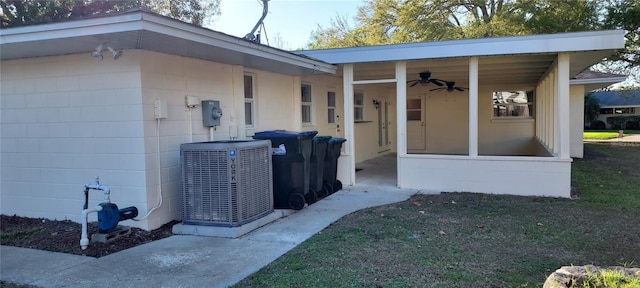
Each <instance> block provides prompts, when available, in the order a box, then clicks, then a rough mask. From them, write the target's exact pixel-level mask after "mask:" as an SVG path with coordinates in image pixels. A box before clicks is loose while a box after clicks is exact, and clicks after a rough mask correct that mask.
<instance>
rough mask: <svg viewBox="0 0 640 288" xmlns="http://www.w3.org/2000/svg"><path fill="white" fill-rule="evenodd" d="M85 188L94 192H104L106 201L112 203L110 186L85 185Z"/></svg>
mask: <svg viewBox="0 0 640 288" xmlns="http://www.w3.org/2000/svg"><path fill="white" fill-rule="evenodd" d="M84 187H85V188H87V189H94V190H102V191H104V201H105V202H108V203H111V198H110V196H111V192H110V189H109V186H107V185H100V184H98V183H91V184H85V185H84Z"/></svg>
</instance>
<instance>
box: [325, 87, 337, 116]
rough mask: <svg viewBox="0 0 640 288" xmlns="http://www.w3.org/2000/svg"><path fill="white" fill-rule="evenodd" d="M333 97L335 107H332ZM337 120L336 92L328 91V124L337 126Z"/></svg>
mask: <svg viewBox="0 0 640 288" xmlns="http://www.w3.org/2000/svg"><path fill="white" fill-rule="evenodd" d="M331 96H333V106H331V104H332V103H331ZM332 113H333V114H332ZM330 115H332V116H333V117H330ZM336 120H337V119H336V92H334V91H331V90H329V91H327V123H328V124H336Z"/></svg>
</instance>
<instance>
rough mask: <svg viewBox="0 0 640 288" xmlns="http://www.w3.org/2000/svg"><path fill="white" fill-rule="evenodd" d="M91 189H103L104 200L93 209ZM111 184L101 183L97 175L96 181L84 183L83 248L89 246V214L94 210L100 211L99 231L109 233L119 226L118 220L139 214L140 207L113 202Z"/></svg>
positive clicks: (81, 240) (81, 242)
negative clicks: (90, 201)
mask: <svg viewBox="0 0 640 288" xmlns="http://www.w3.org/2000/svg"><path fill="white" fill-rule="evenodd" d="M89 190H102V192H103V193H104V202H102V203H100V204H98V206H95V207H93V208H91V209H89V208H88V206H89ZM110 193H111V192H110V190H109V186H106V185H100V180H99V179H98V177H96V182H95V183H89V184H86V185H84V206H83V207H82V209H83V210H82V236H81V237H80V247H81V248H82V250H85V249H87V247H88V246H89V237H88V235H87V215H88V214H89V213H92V212H97V213H98V233H109V232H112V231H114V230H115V229H116V227H118V222H120V221H124V220H129V219H133V218H135V217H137V216H138V208H136V207H134V206H131V207H127V208H122V209H118V206H117V205H116V204H114V203H111V199H110Z"/></svg>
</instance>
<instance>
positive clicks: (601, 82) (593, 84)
mask: <svg viewBox="0 0 640 288" xmlns="http://www.w3.org/2000/svg"><path fill="white" fill-rule="evenodd" d="M625 80H627V76H620V77H606V78H592V79H571V80H570V81H569V84H570V85H584V91H585V92H587V91H593V90H596V89H600V88H602V87H607V86H609V85H613V84H616V83H620V82H624V81H625Z"/></svg>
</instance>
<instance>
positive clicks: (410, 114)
mask: <svg viewBox="0 0 640 288" xmlns="http://www.w3.org/2000/svg"><path fill="white" fill-rule="evenodd" d="M407 121H422V100H421V99H407Z"/></svg>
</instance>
